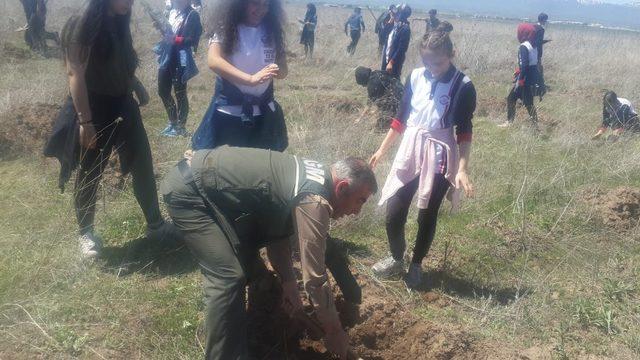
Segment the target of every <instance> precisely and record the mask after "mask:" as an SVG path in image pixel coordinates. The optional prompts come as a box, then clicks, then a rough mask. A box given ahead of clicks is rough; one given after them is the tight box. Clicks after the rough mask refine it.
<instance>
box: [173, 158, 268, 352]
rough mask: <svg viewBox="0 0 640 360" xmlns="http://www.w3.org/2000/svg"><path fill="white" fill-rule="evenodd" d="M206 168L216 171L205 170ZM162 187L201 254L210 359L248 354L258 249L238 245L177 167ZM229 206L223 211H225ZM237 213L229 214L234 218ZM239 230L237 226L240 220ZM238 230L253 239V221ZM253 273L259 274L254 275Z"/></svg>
mask: <svg viewBox="0 0 640 360" xmlns="http://www.w3.org/2000/svg"><path fill="white" fill-rule="evenodd" d="M203 171H209V172H210V171H211V170H210V169H203ZM165 182H166V183H168V184H173V185H172V186H170V188H169V189H165V190H163V195H164V201H165V203H166V204H167V210H168V212H169V216H171V219H172V220H173V223H174V224H175V226H176V228H177V229H178V230H179V231H180V233H181V235H182V238H183V239H184V241H185V243H186V244H187V246H188V247H189V250H191V253H192V254H193V256H194V257H195V258H196V260H197V262H198V264H199V265H200V270H201V272H202V278H203V287H204V302H205V306H206V320H205V324H206V325H205V326H206V327H205V333H206V335H205V336H206V344H205V359H207V360H245V359H248V358H249V356H248V348H249V346H248V344H247V313H246V310H245V309H246V301H245V296H246V288H245V287H246V285H247V284H248V282H249V281H251V279H252V278H254V276H255V271H257V270H258V269H260V268H261V267H262V268H263V267H264V265H263V263H262V262H261V260H260V258H259V256H258V253H257V249H245V248H241V247H238V248H236V249H234V247H233V246H232V245H231V240H230V239H229V238H227V235H226V234H225V233H224V231H223V230H222V228H221V227H220V225H219V224H218V223H217V222H216V220H215V216H214V215H213V213H212V212H211V210H210V209H209V208H208V207H207V205H205V202H204V199H203V198H202V197H201V196H200V194H198V191H197V190H196V189H195V188H194V187H193V186H192V185H190V184H185V179H184V178H183V176H182V175H181V173H180V172H179V171H178V169H177V168H174V169H172V170H170V172H169V173H168V174H167V177H166V179H165ZM222 211H224V210H222ZM234 217H235V215H231V214H229V215H228V218H230V219H233V218H234ZM233 226H234V229H237V228H238V226H239V225H238V224H237V223H235V224H234V225H233ZM243 226H244V227H243V228H241V229H240V230H239V231H238V230H236V234H237V235H238V236H242V235H241V234H245V235H244V236H245V237H241V239H240V240H241V242H242V243H248V241H247V240H253V239H252V238H253V235H252V234H255V233H256V232H255V231H252V229H253V228H254V227H253V225H252V224H251V223H249V224H243ZM252 274H254V276H252Z"/></svg>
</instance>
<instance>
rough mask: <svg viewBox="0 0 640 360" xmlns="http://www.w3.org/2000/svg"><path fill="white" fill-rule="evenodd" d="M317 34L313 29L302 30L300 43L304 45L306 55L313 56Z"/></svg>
mask: <svg viewBox="0 0 640 360" xmlns="http://www.w3.org/2000/svg"><path fill="white" fill-rule="evenodd" d="M315 38H316V34H315V32H314V31H311V30H306V29H305V30H302V35H301V36H300V43H301V44H302V45H304V55H305V56H313V47H314V45H315V41H316V40H315Z"/></svg>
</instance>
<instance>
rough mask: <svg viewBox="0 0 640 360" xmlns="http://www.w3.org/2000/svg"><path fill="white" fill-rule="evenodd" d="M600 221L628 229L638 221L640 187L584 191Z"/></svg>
mask: <svg viewBox="0 0 640 360" xmlns="http://www.w3.org/2000/svg"><path fill="white" fill-rule="evenodd" d="M584 194H585V195H584V196H583V198H584V200H585V202H587V203H588V204H589V205H592V206H593V207H594V208H595V209H596V211H597V213H598V215H599V217H600V218H601V220H602V222H603V223H604V224H605V225H607V226H610V227H612V228H618V229H630V228H634V227H636V226H638V224H639V223H640V189H638V188H633V187H628V186H621V187H617V188H615V189H612V190H609V191H588V190H586V191H584Z"/></svg>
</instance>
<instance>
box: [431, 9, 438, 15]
mask: <svg viewBox="0 0 640 360" xmlns="http://www.w3.org/2000/svg"><path fill="white" fill-rule="evenodd" d="M437 14H438V10H436V9H431V10H429V15H437Z"/></svg>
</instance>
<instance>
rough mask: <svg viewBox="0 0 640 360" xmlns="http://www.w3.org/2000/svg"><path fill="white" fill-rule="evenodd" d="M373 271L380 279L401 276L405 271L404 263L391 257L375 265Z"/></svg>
mask: <svg viewBox="0 0 640 360" xmlns="http://www.w3.org/2000/svg"><path fill="white" fill-rule="evenodd" d="M371 270H373V273H374V274H375V275H377V276H380V277H389V276H393V275H399V274H402V272H403V271H404V261H403V260H400V261H398V260H396V259H394V258H393V256H389V257H388V258H385V259H382V260H380V261H378V262H377V263H375V265H373V266H372V267H371Z"/></svg>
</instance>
